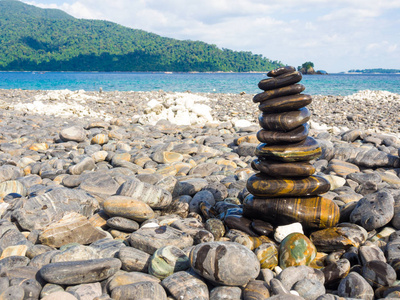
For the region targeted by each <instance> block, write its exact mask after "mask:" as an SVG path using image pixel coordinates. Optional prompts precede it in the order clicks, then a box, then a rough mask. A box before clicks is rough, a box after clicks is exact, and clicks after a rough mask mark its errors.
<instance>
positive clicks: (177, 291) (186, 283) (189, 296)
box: [161, 271, 209, 300]
mask: <svg viewBox="0 0 400 300" xmlns="http://www.w3.org/2000/svg"><path fill="white" fill-rule="evenodd" d="M161 285H162V286H163V287H164V288H165V289H166V290H167V291H168V292H169V293H170V294H171V295H172V296H173V297H174V299H185V300H208V299H209V293H208V287H207V285H206V284H205V283H204V281H202V280H201V279H199V278H197V275H196V276H195V275H194V274H191V273H189V272H184V271H180V272H176V273H174V274H172V275H170V276H168V277H167V278H165V279H164V280H163V281H162V282H161Z"/></svg>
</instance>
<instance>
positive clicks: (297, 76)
mask: <svg viewBox="0 0 400 300" xmlns="http://www.w3.org/2000/svg"><path fill="white" fill-rule="evenodd" d="M301 78H302V75H301V73H300V72H297V71H293V72H285V73H283V74H281V75H277V76H275V77H272V78H267V79H263V80H261V81H260V82H259V83H258V87H259V88H260V89H262V90H264V91H267V90H273V89H277V88H280V87H284V86H287V85H291V84H294V83H297V82H299V81H300V80H301Z"/></svg>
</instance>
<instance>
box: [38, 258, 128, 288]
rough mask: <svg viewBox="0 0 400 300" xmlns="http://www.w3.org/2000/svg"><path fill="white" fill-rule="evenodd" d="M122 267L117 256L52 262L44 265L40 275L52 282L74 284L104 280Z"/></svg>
mask: <svg viewBox="0 0 400 300" xmlns="http://www.w3.org/2000/svg"><path fill="white" fill-rule="evenodd" d="M120 268H121V261H120V260H119V259H116V258H103V259H93V260H82V261H73V262H59V263H50V264H47V265H45V266H44V267H42V268H41V269H40V271H39V273H40V276H41V277H42V278H43V279H44V280H46V281H47V282H50V283H55V284H61V285H64V284H65V285H74V284H81V283H91V282H97V281H102V280H104V279H107V278H108V277H110V276H112V275H114V274H115V273H116V272H117V271H118V270H119V269H120Z"/></svg>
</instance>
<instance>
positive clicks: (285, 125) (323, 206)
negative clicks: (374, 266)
mask: <svg viewBox="0 0 400 300" xmlns="http://www.w3.org/2000/svg"><path fill="white" fill-rule="evenodd" d="M267 76H268V77H270V78H267V79H263V80H261V81H260V82H259V84H258V86H259V88H260V89H262V90H264V92H262V93H260V94H257V95H256V96H255V97H254V98H253V101H254V102H255V103H259V109H260V111H261V114H260V115H259V118H258V120H259V124H260V126H261V127H262V129H261V130H260V131H258V133H257V139H258V140H259V141H260V142H261V143H260V144H259V145H258V147H257V148H256V151H255V155H256V156H257V159H255V160H254V161H253V162H252V167H253V168H254V169H255V170H257V171H259V173H257V174H254V175H253V176H251V177H250V178H249V179H248V181H247V189H248V191H249V192H250V195H249V196H247V197H246V199H245V201H244V203H243V213H244V215H245V216H246V217H248V218H252V219H260V220H263V221H267V222H270V223H272V224H273V225H286V224H290V223H294V222H300V223H301V224H302V225H303V227H304V228H305V229H318V228H320V229H322V228H328V227H332V226H335V225H336V223H337V222H338V221H339V208H338V206H337V205H336V204H335V203H334V202H333V201H332V200H330V199H326V198H324V197H321V196H320V194H323V193H326V192H328V191H329V189H330V183H329V181H327V180H326V179H325V178H323V177H321V176H317V175H313V174H314V172H315V168H314V166H313V165H312V163H310V161H312V160H314V159H316V158H318V157H319V156H320V155H321V153H322V150H321V147H320V146H319V144H318V142H317V141H316V140H315V139H314V138H312V137H310V136H308V133H309V124H308V123H307V122H308V120H309V119H310V116H311V113H310V111H309V110H308V109H307V107H306V106H307V105H308V104H310V103H311V101H312V98H311V96H310V95H306V94H301V92H303V91H304V89H305V87H304V85H302V84H298V82H299V81H301V79H302V75H301V73H299V72H297V71H296V70H295V68H294V67H290V66H287V67H282V68H278V69H275V70H272V71H270V72H269V73H268V74H267Z"/></svg>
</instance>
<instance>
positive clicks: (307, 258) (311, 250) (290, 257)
mask: <svg viewBox="0 0 400 300" xmlns="http://www.w3.org/2000/svg"><path fill="white" fill-rule="evenodd" d="M316 255H317V249H316V248H315V246H314V244H313V243H312V242H311V241H310V240H309V239H308V237H306V236H305V235H304V234H302V233H298V232H295V233H291V234H289V235H288V236H287V237H286V238H284V240H283V241H282V242H281V244H280V245H279V266H280V267H281V268H282V269H285V268H288V267H292V266H300V265H309V264H310V263H311V262H312V261H313V260H314V258H315V257H316Z"/></svg>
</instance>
